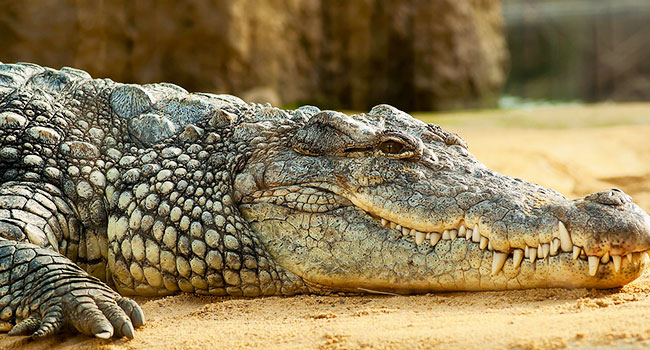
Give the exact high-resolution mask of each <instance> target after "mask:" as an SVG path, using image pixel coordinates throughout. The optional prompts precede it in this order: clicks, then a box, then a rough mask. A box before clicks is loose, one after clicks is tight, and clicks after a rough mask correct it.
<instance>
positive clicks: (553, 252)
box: [550, 238, 560, 255]
mask: <svg viewBox="0 0 650 350" xmlns="http://www.w3.org/2000/svg"><path fill="white" fill-rule="evenodd" d="M558 250H560V239H559V238H553V240H552V241H551V252H550V253H551V255H557V251H558Z"/></svg>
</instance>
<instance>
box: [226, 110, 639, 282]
mask: <svg viewBox="0 0 650 350" xmlns="http://www.w3.org/2000/svg"><path fill="white" fill-rule="evenodd" d="M298 119H300V118H298ZM263 125H264V123H258V124H257V125H256V126H255V128H257V129H256V130H255V133H256V134H257V135H259V137H257V138H256V140H258V141H257V142H254V145H253V147H254V151H253V153H252V156H251V158H250V160H249V161H248V162H247V164H246V165H245V166H244V168H243V170H242V171H241V172H240V173H239V174H238V176H237V177H236V179H235V199H236V200H237V201H238V202H239V208H240V210H241V212H242V214H243V215H244V217H245V218H246V219H247V220H248V221H249V223H250V224H251V227H252V229H253V231H254V232H255V234H256V235H257V236H258V238H259V239H260V240H261V241H262V242H263V244H264V247H265V249H267V250H268V251H269V252H270V254H271V255H272V256H273V258H274V259H275V260H276V262H277V263H278V264H280V265H281V266H283V267H285V268H286V269H288V270H290V271H292V272H293V273H295V274H296V275H298V276H300V277H301V278H303V280H304V281H305V282H306V283H307V284H308V285H309V286H310V287H311V288H312V289H313V290H315V291H321V292H326V291H330V290H341V291H363V290H366V291H368V290H370V291H390V292H396V293H413V292H426V291H435V290H495V289H519V288H537V287H594V288H611V287H615V286H621V285H624V284H626V283H628V282H630V281H632V280H634V279H635V278H636V277H638V276H639V275H640V273H641V272H642V269H643V268H644V266H645V265H646V264H647V261H648V256H647V255H646V253H645V252H646V251H648V250H650V217H649V216H648V215H647V214H646V213H645V212H644V211H643V210H642V209H640V208H639V207H638V206H637V205H635V204H634V203H633V202H632V201H631V199H630V197H629V196H628V195H626V194H624V193H623V192H621V191H620V190H617V189H613V190H609V191H604V192H600V193H596V194H592V195H589V196H586V197H584V198H581V199H576V200H568V199H567V198H565V197H564V196H562V195H561V194H559V193H558V192H556V191H554V190H550V189H546V188H543V187H541V186H538V185H535V184H531V183H528V182H525V181H523V180H520V179H515V178H511V177H507V176H503V175H500V174H498V173H496V172H494V171H492V170H489V169H487V168H486V167H485V166H484V165H483V164H482V163H480V162H479V161H477V160H476V159H475V157H474V156H473V155H472V154H471V153H470V152H469V151H468V150H467V146H466V144H465V142H464V141H463V140H462V139H461V138H460V137H458V136H457V135H455V134H452V133H449V132H446V131H444V130H442V129H441V128H440V127H438V126H435V125H430V124H429V125H427V124H425V123H423V122H421V121H418V120H416V119H414V118H412V117H411V116H409V115H408V114H406V113H404V112H401V111H399V110H397V109H395V108H393V107H390V106H386V105H380V106H377V107H375V108H373V109H372V110H371V111H370V113H367V114H360V115H354V116H347V115H345V114H342V113H338V112H332V111H322V112H318V111H312V115H311V116H310V117H305V118H304V119H303V120H302V121H298V122H295V124H292V125H285V126H283V127H281V128H277V127H272V126H271V125H272V124H268V125H267V126H266V127H265V126H263ZM249 127H252V126H249Z"/></svg>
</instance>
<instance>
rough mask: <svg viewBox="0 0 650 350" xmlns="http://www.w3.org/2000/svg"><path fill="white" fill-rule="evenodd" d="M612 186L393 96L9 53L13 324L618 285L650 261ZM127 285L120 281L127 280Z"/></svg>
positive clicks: (636, 219) (2, 242) (3, 165)
mask: <svg viewBox="0 0 650 350" xmlns="http://www.w3.org/2000/svg"><path fill="white" fill-rule="evenodd" d="M648 250H650V217H648V215H647V214H646V213H645V212H643V210H641V209H640V208H639V207H638V206H636V205H635V204H634V203H633V202H632V201H631V199H630V198H629V196H627V195H625V194H624V193H622V192H621V191H619V190H609V191H604V192H600V193H596V194H592V195H590V196H587V197H585V198H581V199H577V200H568V199H566V198H565V197H564V196H562V195H560V194H559V193H557V192H555V191H553V190H549V189H545V188H542V187H540V186H537V185H534V184H530V183H527V182H524V181H522V180H519V179H513V178H509V177H506V176H503V175H500V174H497V173H495V172H493V171H491V170H489V169H487V168H486V167H485V166H484V165H483V164H481V163H480V162H479V161H477V160H476V159H475V158H474V156H473V155H472V154H471V153H470V152H469V151H468V148H467V145H466V143H465V142H464V141H463V140H462V139H461V138H460V137H458V136H457V135H455V134H452V133H449V132H447V131H445V130H443V129H441V128H440V127H438V126H435V125H427V124H425V123H422V122H420V121H418V120H415V119H413V118H412V117H410V116H409V115H408V114H406V113H404V112H401V111H399V110H397V109H395V108H393V107H391V106H388V105H379V106H376V107H375V108H373V109H372V110H371V111H370V112H369V113H364V114H360V115H353V116H348V115H345V114H342V113H338V112H334V111H320V110H319V109H318V108H316V107H311V106H304V107H300V108H298V109H296V110H293V111H284V110H280V109H277V108H273V107H271V106H269V105H258V104H247V103H245V102H244V101H242V100H240V99H239V98H237V97H233V96H229V95H212V94H201V93H196V94H195V93H188V92H187V91H185V90H184V89H182V88H180V87H178V86H175V85H171V84H151V85H142V86H140V85H128V84H119V83H115V82H113V81H111V80H108V79H92V78H91V77H90V76H89V75H88V74H86V73H85V72H82V71H78V70H75V69H71V68H63V69H61V70H58V71H57V70H52V69H49V68H43V67H39V66H36V65H30V64H13V65H0V329H2V330H5V331H10V334H32V336H33V337H40V336H45V335H48V334H51V333H53V332H56V331H58V330H59V329H61V328H62V327H74V328H75V329H77V330H78V331H79V332H82V333H85V334H89V335H95V336H97V337H103V338H107V337H111V336H113V335H116V336H127V337H130V338H131V337H133V335H134V326H135V327H138V326H139V325H142V324H143V323H144V315H143V314H142V311H141V310H140V308H139V306H138V305H137V304H136V303H135V302H133V301H132V300H130V299H128V298H126V297H123V296H122V295H168V294H173V293H178V292H196V293H201V294H212V295H233V296H247V297H255V296H264V295H293V294H297V293H330V292H332V291H340V292H353V293H358V292H361V291H367V290H373V291H385V292H393V293H422V292H429V291H441V290H496V289H520V288H537V287H553V286H558V287H578V286H584V287H594V288H610V287H614V286H621V285H624V284H626V283H628V282H630V281H632V280H634V279H635V278H636V277H638V276H639V275H640V273H641V271H642V269H643V267H644V266H646V265H647V259H648V257H647V255H646V254H645V252H646V251H648ZM118 292H119V294H118Z"/></svg>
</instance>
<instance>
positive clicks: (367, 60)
mask: <svg viewBox="0 0 650 350" xmlns="http://www.w3.org/2000/svg"><path fill="white" fill-rule="evenodd" d="M0 43H1V44H0V61H2V62H14V61H30V62H35V63H38V64H42V65H47V66H52V67H56V68H58V67H61V66H74V67H77V68H81V69H84V70H87V71H88V72H89V73H90V74H91V75H93V76H95V77H110V78H111V79H113V80H116V81H123V82H137V83H147V82H158V81H168V82H173V83H176V84H179V85H181V86H183V87H185V88H187V89H188V90H190V91H211V92H228V93H233V94H236V95H240V96H243V97H246V96H248V95H250V96H251V97H253V96H256V97H255V98H256V99H267V100H268V99H272V100H275V101H272V102H274V103H276V104H285V105H287V104H289V105H291V104H298V103H314V104H318V105H319V106H321V107H329V108H347V109H367V108H368V107H370V106H372V105H374V104H377V103H391V104H394V105H396V106H398V107H400V108H402V109H406V110H428V109H447V108H456V107H471V106H487V105H491V104H493V103H494V101H495V100H496V97H497V96H498V95H499V94H500V89H501V86H502V83H503V81H504V63H505V61H506V60H507V53H506V48H505V44H504V38H503V30H502V20H501V7H500V3H499V1H498V0H435V1H432V0H410V1H407V0H355V1H344V0H335V1H318V0H266V1H258V0H212V1H209V0H193V1H162V0H161V1H154V0H113V1H76V0H23V1H7V0H0ZM260 92H261V93H260ZM265 92H266V93H265ZM267 95H268V96H267Z"/></svg>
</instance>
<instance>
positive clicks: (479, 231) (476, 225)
mask: <svg viewBox="0 0 650 350" xmlns="http://www.w3.org/2000/svg"><path fill="white" fill-rule="evenodd" d="M474 232H476V233H478V235H479V236H480V235H481V230H479V227H478V224H474ZM486 237H487V236H486Z"/></svg>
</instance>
